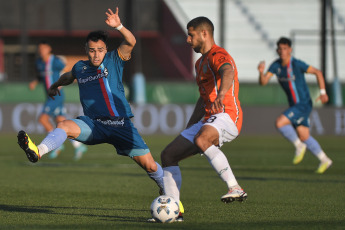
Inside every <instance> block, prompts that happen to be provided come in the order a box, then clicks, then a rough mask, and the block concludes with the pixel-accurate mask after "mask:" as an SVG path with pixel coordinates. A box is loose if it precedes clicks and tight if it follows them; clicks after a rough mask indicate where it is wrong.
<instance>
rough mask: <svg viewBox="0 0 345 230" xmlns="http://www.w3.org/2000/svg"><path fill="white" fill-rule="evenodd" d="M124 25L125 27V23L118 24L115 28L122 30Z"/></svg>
mask: <svg viewBox="0 0 345 230" xmlns="http://www.w3.org/2000/svg"><path fill="white" fill-rule="evenodd" d="M122 27H123V25H122V23H121V24H120V25H119V26H118V27H115V29H117V30H121V29H122Z"/></svg>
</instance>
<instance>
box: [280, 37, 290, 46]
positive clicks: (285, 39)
mask: <svg viewBox="0 0 345 230" xmlns="http://www.w3.org/2000/svg"><path fill="white" fill-rule="evenodd" d="M280 44H284V45H288V46H289V47H291V45H292V42H291V40H290V39H288V38H286V37H281V38H279V40H278V41H277V46H279V45H280Z"/></svg>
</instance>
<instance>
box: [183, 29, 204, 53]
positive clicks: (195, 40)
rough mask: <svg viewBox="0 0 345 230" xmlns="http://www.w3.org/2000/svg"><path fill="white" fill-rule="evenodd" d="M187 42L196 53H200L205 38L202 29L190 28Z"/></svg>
mask: <svg viewBox="0 0 345 230" xmlns="http://www.w3.org/2000/svg"><path fill="white" fill-rule="evenodd" d="M187 43H188V44H189V45H190V46H191V47H192V48H193V50H194V51H195V52H196V53H200V50H201V47H202V45H203V39H202V34H201V31H199V30H194V28H193V27H189V28H188V37H187Z"/></svg>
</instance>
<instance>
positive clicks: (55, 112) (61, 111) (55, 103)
mask: <svg viewBox="0 0 345 230" xmlns="http://www.w3.org/2000/svg"><path fill="white" fill-rule="evenodd" d="M41 113H45V114H48V115H49V116H51V117H53V118H55V117H57V116H65V115H66V109H65V107H64V105H63V98H59V97H55V100H53V99H48V100H47V101H46V102H45V103H44V105H43V108H42V112H41Z"/></svg>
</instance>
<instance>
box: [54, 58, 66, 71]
mask: <svg viewBox="0 0 345 230" xmlns="http://www.w3.org/2000/svg"><path fill="white" fill-rule="evenodd" d="M54 68H55V69H56V70H57V71H61V70H63V69H64V68H65V63H64V62H63V60H62V59H61V58H59V57H57V56H55V63H54Z"/></svg>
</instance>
